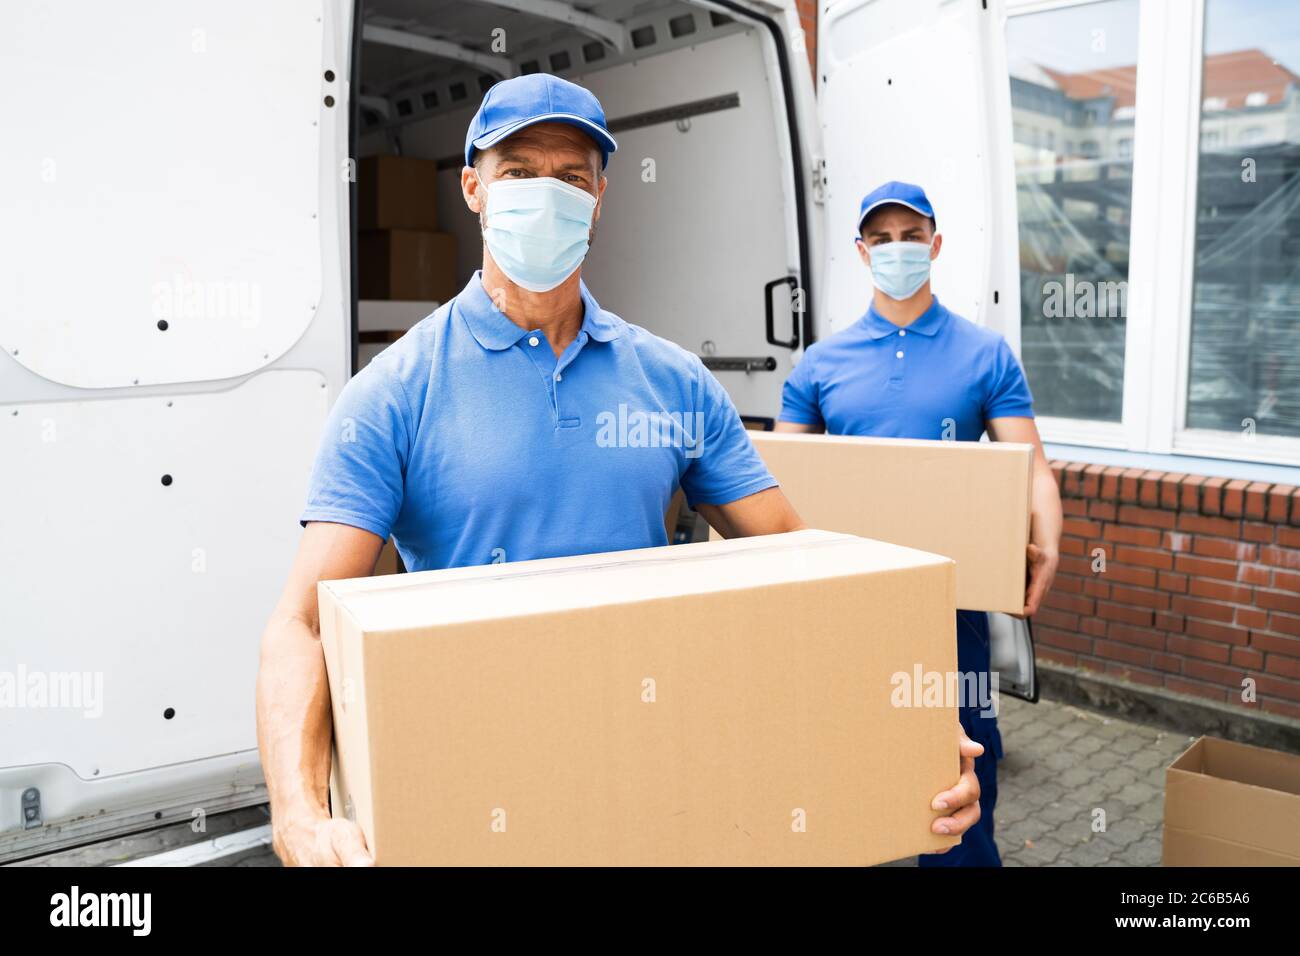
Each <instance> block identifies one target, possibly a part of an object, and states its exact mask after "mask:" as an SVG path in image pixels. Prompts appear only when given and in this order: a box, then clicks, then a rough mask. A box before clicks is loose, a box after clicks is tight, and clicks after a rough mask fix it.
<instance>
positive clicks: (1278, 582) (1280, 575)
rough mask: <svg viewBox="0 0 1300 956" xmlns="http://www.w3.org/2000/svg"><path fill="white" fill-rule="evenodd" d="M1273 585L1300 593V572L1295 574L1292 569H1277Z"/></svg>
mask: <svg viewBox="0 0 1300 956" xmlns="http://www.w3.org/2000/svg"><path fill="white" fill-rule="evenodd" d="M1273 587H1275V588H1278V589H1280V590H1283V591H1294V592H1296V593H1297V594H1300V574H1293V573H1292V572H1290V571H1282V570H1280V569H1279V570H1277V571H1274V572H1273Z"/></svg>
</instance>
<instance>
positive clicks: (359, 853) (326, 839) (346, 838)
mask: <svg viewBox="0 0 1300 956" xmlns="http://www.w3.org/2000/svg"><path fill="white" fill-rule="evenodd" d="M271 847H272V849H274V850H275V855H276V856H278V857H279V858H280V860H281V861H282V862H283V863H284V865H285V866H374V865H375V861H374V859H373V858H372V857H371V856H370V853H369V852H368V851H367V850H366V837H365V834H364V833H362V832H361V827H359V826H357V825H356V824H355V823H353V822H352V821H351V820H331V819H330V818H329V817H327V816H324V815H316V814H310V813H303V814H299V815H297V816H293V817H290V818H289V819H287V820H283V821H280V820H277V819H275V818H272V822H271Z"/></svg>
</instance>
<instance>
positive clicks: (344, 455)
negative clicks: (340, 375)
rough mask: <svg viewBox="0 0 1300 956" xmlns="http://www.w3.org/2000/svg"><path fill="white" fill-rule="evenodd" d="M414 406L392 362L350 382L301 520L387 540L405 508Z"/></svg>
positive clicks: (329, 423)
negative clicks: (328, 523)
mask: <svg viewBox="0 0 1300 956" xmlns="http://www.w3.org/2000/svg"><path fill="white" fill-rule="evenodd" d="M409 436H410V429H409V421H408V406H407V403H406V400H405V394H404V392H403V391H402V386H401V382H400V381H399V380H398V379H397V378H396V377H395V376H394V375H393V373H392V370H391V369H390V367H389V363H387V362H382V361H375V362H372V363H371V364H370V365H368V366H366V368H364V369H363V370H362V371H361V372H360V373H359V374H358V375H357V376H356V377H354V378H353V379H352V380H351V381H349V382H348V384H347V385H346V386H344V388H343V392H342V393H341V394H340V395H339V398H338V401H337V402H335V403H334V408H333V409H332V410H331V411H330V414H329V418H328V419H327V420H326V422H325V428H324V431H323V432H322V433H321V440H320V447H319V448H318V449H317V452H316V462H315V464H314V465H313V466H312V472H311V483H310V486H309V488H308V491H307V507H306V509H305V510H304V511H303V513H302V515H301V518H300V521H301V523H302V524H304V525H305V524H306V523H307V522H309V521H333V522H337V523H339V524H346V525H352V526H353V527H355V528H361V529H362V530H363V531H369V532H371V533H372V534H376V535H378V536H379V537H381V538H384V539H387V538H388V536H389V534H390V533H391V532H392V529H393V523H394V522H395V521H396V520H397V515H398V513H399V512H400V511H401V509H402V489H403V486H404V480H403V476H404V474H405V469H406V461H407V457H408V455H409V450H410V441H409Z"/></svg>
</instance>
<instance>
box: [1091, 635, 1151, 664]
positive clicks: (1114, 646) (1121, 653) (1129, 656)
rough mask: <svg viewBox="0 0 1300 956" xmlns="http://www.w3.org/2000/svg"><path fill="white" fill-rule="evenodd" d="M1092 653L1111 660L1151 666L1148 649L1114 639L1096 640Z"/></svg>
mask: <svg viewBox="0 0 1300 956" xmlns="http://www.w3.org/2000/svg"><path fill="white" fill-rule="evenodd" d="M1093 653H1094V654H1096V655H1097V656H1098V657H1104V658H1107V659H1108V660H1112V661H1124V662H1125V663H1128V664H1136V665H1137V666H1138V667H1150V666H1151V652H1150V651H1145V650H1142V649H1141V648H1137V647H1131V646H1130V645H1128V644H1120V643H1117V642H1115V641H1097V645H1096V647H1095V648H1094V649H1093Z"/></svg>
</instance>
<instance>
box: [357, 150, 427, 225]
mask: <svg viewBox="0 0 1300 956" xmlns="http://www.w3.org/2000/svg"><path fill="white" fill-rule="evenodd" d="M357 228H358V229H423V230H427V231H432V230H436V229H437V228H438V164H437V163H436V162H434V161H433V160H428V159H411V158H410V157H407V156H366V157H363V158H362V159H360V160H358V161H357Z"/></svg>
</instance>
